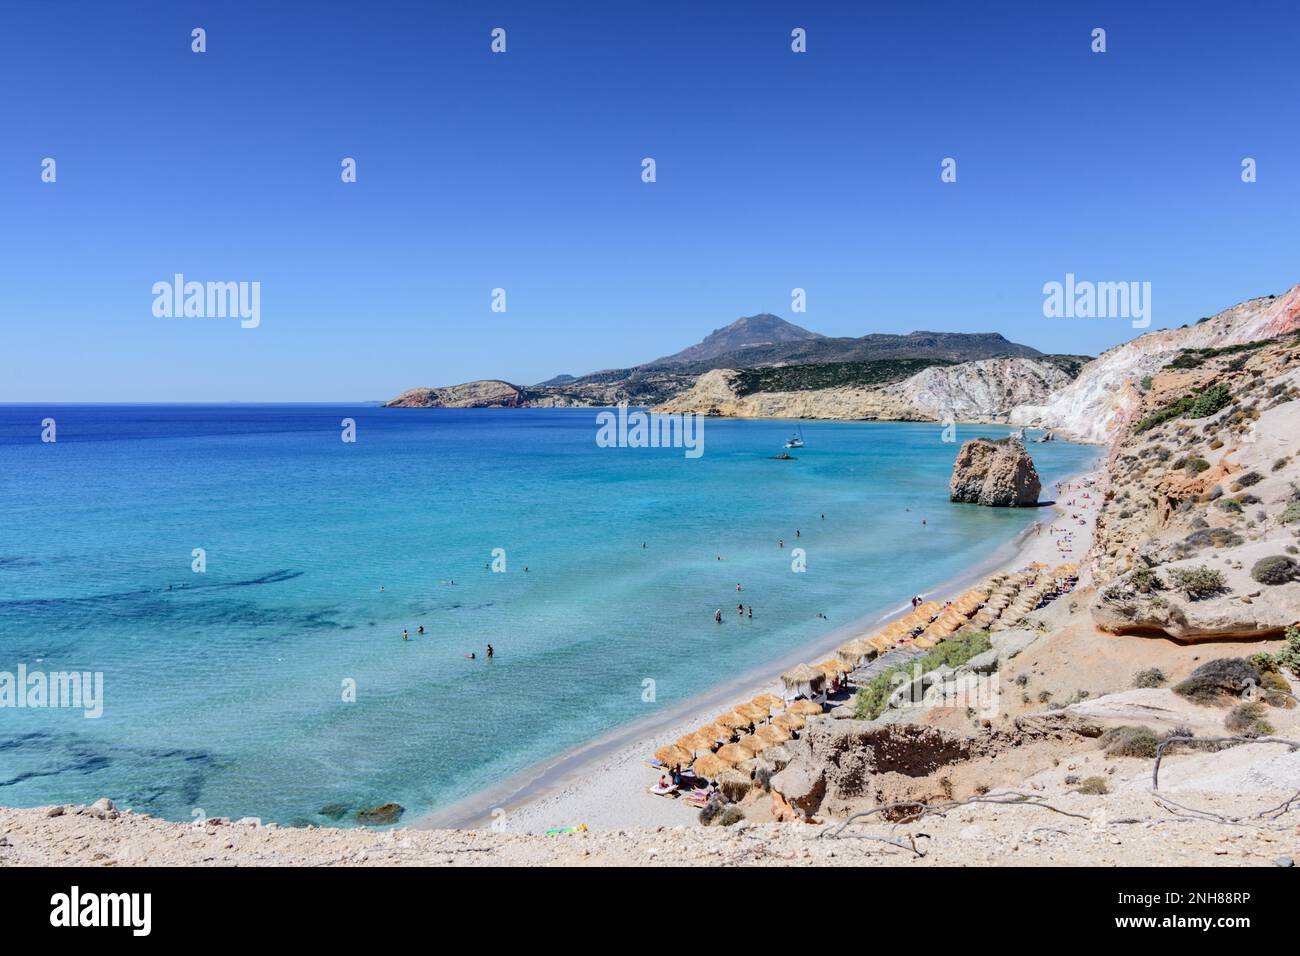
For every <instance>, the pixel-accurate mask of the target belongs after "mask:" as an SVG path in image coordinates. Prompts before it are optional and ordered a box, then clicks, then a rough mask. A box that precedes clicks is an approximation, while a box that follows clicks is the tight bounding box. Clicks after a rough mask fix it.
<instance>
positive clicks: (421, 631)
mask: <svg viewBox="0 0 1300 956" xmlns="http://www.w3.org/2000/svg"><path fill="white" fill-rule="evenodd" d="M415 633H416V634H423V633H424V625H423V624H421V625H420V626H419V627H417V628H416V629H415Z"/></svg>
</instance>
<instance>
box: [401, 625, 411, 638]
mask: <svg viewBox="0 0 1300 956" xmlns="http://www.w3.org/2000/svg"><path fill="white" fill-rule="evenodd" d="M410 639H411V636H410V635H409V634H407V633H406V628H402V640H404V641H409V640H410Z"/></svg>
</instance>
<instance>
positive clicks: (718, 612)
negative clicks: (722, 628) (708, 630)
mask: <svg viewBox="0 0 1300 956" xmlns="http://www.w3.org/2000/svg"><path fill="white" fill-rule="evenodd" d="M713 620H715V621H717V622H718V623H719V624H721V623H722V608H718V609H717V610H716V611H714V612H713Z"/></svg>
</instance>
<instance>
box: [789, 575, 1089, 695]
mask: <svg viewBox="0 0 1300 956" xmlns="http://www.w3.org/2000/svg"><path fill="white" fill-rule="evenodd" d="M1078 576H1079V566H1078V564H1076V563H1074V562H1067V563H1065V564H1061V565H1058V566H1057V567H1056V568H1054V569H1053V568H1051V567H1050V566H1049V565H1046V564H1041V563H1038V562H1035V563H1034V564H1031V565H1029V566H1028V567H1027V568H1026V569H1025V570H1024V571H1020V572H1016V573H1014V574H1011V573H1007V572H999V573H998V574H994V575H992V576H990V577H989V578H987V579H986V580H985V581H983V582H982V583H981V584H979V585H978V586H976V587H973V588H970V589H969V590H967V591H965V592H963V593H962V594H961V595H959V596H958V597H957V598H955V599H954V600H953V601H951V602H950V603H948V604H940V603H939V602H938V601H925V602H923V603H922V604H919V605H918V606H916V607H915V608H913V609H912V610H911V611H909V612H908V613H907V614H904V615H903V616H902V617H900V618H898V619H896V620H894V621H891V622H890V623H888V624H886V625H885V626H884V627H883V628H881V630H880V631H879V632H878V633H877V634H874V635H873V636H871V637H860V638H855V639H854V640H851V641H849V642H848V643H846V644H842V645H841V646H840V647H839V648H838V649H837V650H836V652H835V654H836V658H837V660H836V661H835V662H830V661H827V662H823V663H822V664H812V665H808V664H801V665H799V667H800V668H805V669H806V670H803V671H800V670H799V669H798V668H795V669H794V670H791V671H787V672H786V673H785V674H783V675H782V678H783V679H784V680H785V682H786V686H787V687H791V688H792V689H793V688H794V687H796V686H799V685H802V688H807V689H811V690H812V691H816V690H817V689H818V685H817V684H815V683H813V681H815V679H816V677H817V674H818V672H821V677H822V682H823V683H824V682H825V681H826V680H830V679H833V675H832V674H831V673H830V669H829V667H828V665H830V664H832V663H835V664H838V665H839V670H840V672H841V673H848V672H851V671H853V670H856V669H857V668H858V667H860V666H861V665H862V664H864V663H866V662H867V661H869V660H871V659H872V658H874V657H876V656H878V655H880V654H884V653H886V652H887V651H890V650H893V649H894V648H895V647H896V646H898V644H899V642H900V641H909V640H910V641H911V644H912V646H913V647H919V648H921V649H922V650H928V649H929V648H931V647H934V646H935V645H936V644H938V643H939V642H940V641H944V640H946V639H948V638H950V637H952V636H953V635H955V634H957V633H958V632H960V631H961V630H963V629H965V628H968V627H975V628H986V627H989V626H990V625H993V626H994V629H995V630H996V629H998V626H997V623H996V622H1003V623H1004V625H1005V626H1011V625H1013V624H1015V623H1018V622H1019V621H1020V620H1021V619H1022V618H1024V616H1025V615H1026V614H1028V613H1029V612H1030V611H1032V610H1033V609H1034V608H1035V607H1037V606H1038V604H1039V603H1040V602H1041V601H1042V600H1043V599H1044V598H1045V597H1047V596H1048V595H1049V594H1051V593H1053V592H1060V591H1065V590H1068V589H1069V588H1070V587H1072V586H1073V583H1074V581H1076V580H1077V579H1078ZM807 689H805V690H804V692H805V693H807V692H808V690H807ZM810 696H811V695H810Z"/></svg>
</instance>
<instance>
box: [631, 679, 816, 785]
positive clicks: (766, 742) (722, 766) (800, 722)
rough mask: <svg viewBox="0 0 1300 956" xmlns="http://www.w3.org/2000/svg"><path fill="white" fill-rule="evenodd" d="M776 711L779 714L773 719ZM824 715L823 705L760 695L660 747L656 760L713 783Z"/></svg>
mask: <svg viewBox="0 0 1300 956" xmlns="http://www.w3.org/2000/svg"><path fill="white" fill-rule="evenodd" d="M774 710H779V711H780V713H778V714H777V715H776V716H773V714H772V712H773V711H774ZM821 712H822V707H821V704H817V703H814V702H813V701H811V700H797V701H794V702H793V703H790V704H787V703H786V702H785V701H784V700H782V699H781V698H780V697H777V696H776V695H775V694H759V695H758V696H757V697H755V698H754V699H753V700H751V701H749V702H748V703H745V704H740V705H739V706H737V707H735V708H733V709H732V710H729V711H727V712H726V713H725V714H721V715H719V716H718V717H716V718H714V720H713V722H712V723H710V724H707V725H705V726H703V727H701V728H699V729H698V730H695V731H692V732H691V733H689V734H685V735H683V736H681V737H679V738H677V742H676V743H672V744H668V745H667V746H665V747H660V748H659V749H658V750H656V751H655V759H656V760H658V761H660V762H661V763H664V764H666V765H668V766H670V767H673V766H677V767H681V768H682V769H686V768H688V767H689V768H690V769H692V770H694V771H695V775H696V776H697V777H704V778H705V779H713V778H716V777H717V776H718V774H720V773H722V771H724V770H727V769H729V768H732V767H739V766H742V765H743V764H745V763H746V762H748V761H751V760H753V759H754V758H755V757H756V756H758V755H759V754H761V753H762V752H763V751H765V750H767V749H768V748H770V747H775V746H777V745H778V744H783V743H785V742H786V741H787V740H789V739H790V738H792V737H793V736H794V735H795V733H796V732H797V731H800V730H802V729H803V728H804V724H805V722H806V720H807V718H808V717H809V716H811V715H813V714H820V713H821Z"/></svg>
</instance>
